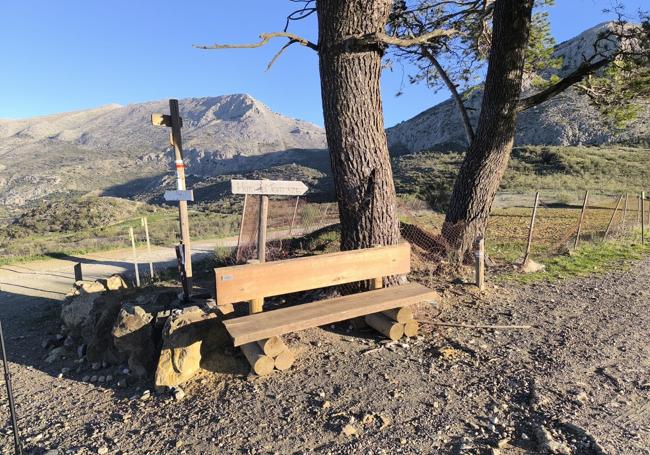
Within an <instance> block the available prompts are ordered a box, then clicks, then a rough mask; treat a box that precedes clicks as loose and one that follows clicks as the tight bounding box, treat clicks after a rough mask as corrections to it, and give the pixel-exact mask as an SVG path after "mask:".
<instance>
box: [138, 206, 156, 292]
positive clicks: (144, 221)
mask: <svg viewBox="0 0 650 455" xmlns="http://www.w3.org/2000/svg"><path fill="white" fill-rule="evenodd" d="M140 223H141V224H142V226H143V227H144V235H145V238H146V239H147V256H149V276H150V277H151V281H153V262H152V261H151V241H150V240H149V223H148V221H147V217H146V216H143V217H142V219H141V220H140Z"/></svg>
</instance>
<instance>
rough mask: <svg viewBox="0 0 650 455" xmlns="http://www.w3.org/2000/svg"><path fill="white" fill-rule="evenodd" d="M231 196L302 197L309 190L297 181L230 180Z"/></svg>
mask: <svg viewBox="0 0 650 455" xmlns="http://www.w3.org/2000/svg"><path fill="white" fill-rule="evenodd" d="M230 185H231V191H232V194H261V195H265V196H302V195H303V194H305V193H306V192H307V190H308V189H309V188H307V185H305V184H304V183H302V182H301V181H299V180H296V181H293V180H231V181H230Z"/></svg>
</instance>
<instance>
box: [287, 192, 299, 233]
mask: <svg viewBox="0 0 650 455" xmlns="http://www.w3.org/2000/svg"><path fill="white" fill-rule="evenodd" d="M298 202H300V196H296V205H294V207H293V216H292V217H291V225H290V226H289V237H291V232H292V231H293V224H294V223H295V222H296V213H298Z"/></svg>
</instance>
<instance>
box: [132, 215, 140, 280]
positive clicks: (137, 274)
mask: <svg viewBox="0 0 650 455" xmlns="http://www.w3.org/2000/svg"><path fill="white" fill-rule="evenodd" d="M129 235H130V236H131V249H132V250H133V266H134V267H135V285H136V286H137V287H140V271H139V270H138V254H137V253H136V251H135V237H134V236H133V228H132V227H130V228H129Z"/></svg>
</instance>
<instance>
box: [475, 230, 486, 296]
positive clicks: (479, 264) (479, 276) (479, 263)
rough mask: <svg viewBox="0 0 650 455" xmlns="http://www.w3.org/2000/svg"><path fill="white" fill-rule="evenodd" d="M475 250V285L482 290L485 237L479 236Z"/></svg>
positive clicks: (483, 285)
mask: <svg viewBox="0 0 650 455" xmlns="http://www.w3.org/2000/svg"><path fill="white" fill-rule="evenodd" d="M477 246H478V250H477V251H476V286H478V288H479V289H480V290H481V291H482V290H483V289H485V239H484V238H483V237H479V238H478V240H477Z"/></svg>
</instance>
